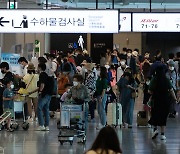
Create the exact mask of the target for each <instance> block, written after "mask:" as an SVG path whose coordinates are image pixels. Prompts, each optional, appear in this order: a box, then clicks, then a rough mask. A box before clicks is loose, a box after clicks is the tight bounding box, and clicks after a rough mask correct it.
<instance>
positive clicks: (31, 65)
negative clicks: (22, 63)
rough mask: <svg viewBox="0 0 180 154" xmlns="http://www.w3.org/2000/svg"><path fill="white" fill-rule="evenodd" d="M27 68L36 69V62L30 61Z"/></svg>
mask: <svg viewBox="0 0 180 154" xmlns="http://www.w3.org/2000/svg"><path fill="white" fill-rule="evenodd" d="M27 70H35V67H34V64H33V63H29V64H28V67H27Z"/></svg>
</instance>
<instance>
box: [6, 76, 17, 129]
mask: <svg viewBox="0 0 180 154" xmlns="http://www.w3.org/2000/svg"><path fill="white" fill-rule="evenodd" d="M5 85H6V89H5V90H4V92H3V106H4V112H10V113H11V115H10V117H8V119H7V121H8V122H7V131H10V132H12V131H13V129H11V128H10V124H11V118H12V117H13V116H14V112H13V106H14V103H13V100H14V98H15V95H14V93H13V91H12V89H13V88H14V85H13V82H12V81H10V80H8V79H7V80H6V81H5Z"/></svg>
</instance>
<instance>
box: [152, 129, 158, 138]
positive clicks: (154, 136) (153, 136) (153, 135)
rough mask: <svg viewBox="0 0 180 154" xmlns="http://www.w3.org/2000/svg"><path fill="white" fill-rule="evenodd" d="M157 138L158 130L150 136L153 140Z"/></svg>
mask: <svg viewBox="0 0 180 154" xmlns="http://www.w3.org/2000/svg"><path fill="white" fill-rule="evenodd" d="M157 136H158V130H155V131H154V132H153V134H152V139H155V138H156V137H157Z"/></svg>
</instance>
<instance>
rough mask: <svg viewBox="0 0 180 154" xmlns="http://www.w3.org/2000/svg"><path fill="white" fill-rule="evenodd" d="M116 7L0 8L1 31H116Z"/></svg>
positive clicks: (117, 25)
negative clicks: (68, 8)
mask: <svg viewBox="0 0 180 154" xmlns="http://www.w3.org/2000/svg"><path fill="white" fill-rule="evenodd" d="M118 27H119V23H118V11H117V10H1V11H0V32H3V33H118Z"/></svg>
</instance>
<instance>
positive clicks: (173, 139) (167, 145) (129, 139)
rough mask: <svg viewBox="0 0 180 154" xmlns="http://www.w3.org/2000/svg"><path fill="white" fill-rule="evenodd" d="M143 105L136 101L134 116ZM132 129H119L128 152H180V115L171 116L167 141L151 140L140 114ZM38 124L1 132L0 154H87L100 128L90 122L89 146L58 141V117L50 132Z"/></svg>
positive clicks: (148, 129) (125, 149) (150, 153)
mask: <svg viewBox="0 0 180 154" xmlns="http://www.w3.org/2000/svg"><path fill="white" fill-rule="evenodd" d="M141 107H142V105H141V103H140V101H139V100H137V102H136V108H135V112H134V115H135V116H136V113H137V111H138V110H140V109H141ZM135 116H134V125H133V128H132V129H125V128H122V129H120V128H118V129H117V133H118V136H119V140H120V143H121V147H122V149H123V153H124V154H180V116H177V117H176V118H175V119H168V124H167V130H166V137H167V140H166V142H163V141H161V140H160V139H159V138H157V140H155V141H152V140H151V133H152V129H151V128H138V127H137V126H136V117H135ZM36 125H37V124H36V123H34V124H31V125H30V129H29V130H28V131H23V130H21V129H20V130H19V131H15V132H13V133H9V132H6V131H1V132H0V147H1V149H0V153H1V152H2V151H3V150H4V153H5V154H83V153H84V151H85V150H87V149H89V148H90V146H91V144H92V142H93V141H94V139H95V137H96V135H97V133H98V131H96V129H95V126H96V125H95V123H90V124H89V128H88V133H87V143H86V145H85V146H84V145H80V144H77V143H76V142H74V144H73V145H72V146H71V145H69V143H65V144H64V145H63V146H61V145H60V144H59V142H58V130H57V128H56V120H55V119H51V122H50V132H40V131H35V128H36Z"/></svg>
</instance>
